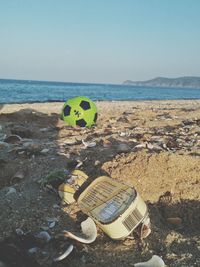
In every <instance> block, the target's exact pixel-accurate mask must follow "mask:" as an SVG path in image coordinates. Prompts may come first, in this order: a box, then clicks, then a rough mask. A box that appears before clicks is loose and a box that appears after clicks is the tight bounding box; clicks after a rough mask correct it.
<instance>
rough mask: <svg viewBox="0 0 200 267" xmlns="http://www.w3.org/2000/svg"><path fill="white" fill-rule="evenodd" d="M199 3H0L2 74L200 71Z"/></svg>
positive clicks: (71, 77) (113, 77)
mask: <svg viewBox="0 0 200 267" xmlns="http://www.w3.org/2000/svg"><path fill="white" fill-rule="evenodd" d="M199 14H200V1H199V0H0V78H7V79H24V80H46V81H66V82H89V83H90V82H91V83H93V82H94V83H122V82H123V81H125V80H133V81H138V80H148V79H151V78H154V77H158V76H163V77H169V78H174V77H181V76H200V15H199Z"/></svg>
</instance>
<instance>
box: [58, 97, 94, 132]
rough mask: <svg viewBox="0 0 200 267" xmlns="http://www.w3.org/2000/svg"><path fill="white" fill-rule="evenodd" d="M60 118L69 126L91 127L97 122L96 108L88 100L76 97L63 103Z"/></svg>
mask: <svg viewBox="0 0 200 267" xmlns="http://www.w3.org/2000/svg"><path fill="white" fill-rule="evenodd" d="M62 118H63V120H64V121H65V122H66V123H67V124H68V125H70V126H80V127H91V126H92V125H94V124H95V123H96V120H97V108H96V105H95V103H94V102H93V101H92V100H90V99H89V98H87V97H85V96H76V97H73V98H70V99H68V100H67V101H66V102H65V104H64V107H63V110H62Z"/></svg>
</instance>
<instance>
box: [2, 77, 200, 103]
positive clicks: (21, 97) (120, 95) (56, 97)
mask: <svg viewBox="0 0 200 267" xmlns="http://www.w3.org/2000/svg"><path fill="white" fill-rule="evenodd" d="M79 95H83V96H87V97H89V98H91V99H92V100H170V99H171V100H172V99H174V100H175V99H200V89H192V88H158V87H157V88H153V87H138V86H127V85H113V84H91V83H64V82H41V81H22V80H1V79H0V103H1V104H5V103H26V102H52V101H66V100H67V99H68V98H71V97H74V96H79Z"/></svg>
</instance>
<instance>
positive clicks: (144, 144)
mask: <svg viewBox="0 0 200 267" xmlns="http://www.w3.org/2000/svg"><path fill="white" fill-rule="evenodd" d="M135 148H146V143H142V144H138V145H136V146H134V149H135Z"/></svg>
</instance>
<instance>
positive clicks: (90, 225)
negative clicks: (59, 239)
mask: <svg viewBox="0 0 200 267" xmlns="http://www.w3.org/2000/svg"><path fill="white" fill-rule="evenodd" d="M81 230H82V234H83V235H82V236H77V235H75V234H73V233H71V232H68V231H64V236H65V237H69V238H71V239H75V240H77V241H79V242H81V243H85V244H90V243H92V242H94V241H95V239H96V237H97V228H96V224H95V223H94V221H93V220H92V219H91V218H90V217H88V218H87V219H86V220H85V221H83V222H82V223H81Z"/></svg>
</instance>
